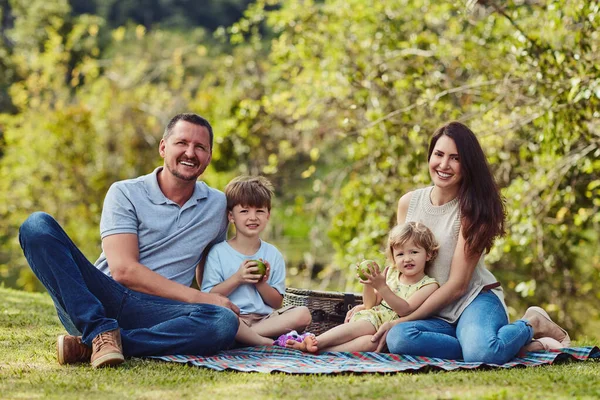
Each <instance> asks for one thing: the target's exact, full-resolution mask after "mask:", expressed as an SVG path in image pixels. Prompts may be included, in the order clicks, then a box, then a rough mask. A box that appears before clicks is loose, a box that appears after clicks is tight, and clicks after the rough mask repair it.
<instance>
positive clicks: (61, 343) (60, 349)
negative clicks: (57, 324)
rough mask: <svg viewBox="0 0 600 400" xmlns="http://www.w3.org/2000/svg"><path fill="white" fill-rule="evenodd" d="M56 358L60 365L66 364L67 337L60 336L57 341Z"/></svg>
mask: <svg viewBox="0 0 600 400" xmlns="http://www.w3.org/2000/svg"><path fill="white" fill-rule="evenodd" d="M56 357H57V358H58V363H59V364H60V365H64V364H65V335H60V336H59V337H58V340H57V341H56Z"/></svg>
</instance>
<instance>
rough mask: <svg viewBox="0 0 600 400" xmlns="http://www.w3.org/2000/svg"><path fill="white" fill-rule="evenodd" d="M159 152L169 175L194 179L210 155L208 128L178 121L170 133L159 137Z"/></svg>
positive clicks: (208, 162)
mask: <svg viewBox="0 0 600 400" xmlns="http://www.w3.org/2000/svg"><path fill="white" fill-rule="evenodd" d="M159 153H160V156H161V157H162V158H163V159H164V160H165V168H166V170H167V171H168V172H170V173H171V175H173V176H174V177H176V178H179V179H181V180H184V181H196V180H197V179H198V177H199V176H200V175H202V173H203V172H204V170H205V169H206V167H208V164H210V160H211V157H212V149H211V148H210V134H209V133H208V129H206V128H205V127H204V126H200V125H196V124H192V123H191V122H187V121H178V122H177V124H175V126H174V127H173V131H172V133H171V135H170V136H169V137H167V138H166V139H161V141H160V145H159Z"/></svg>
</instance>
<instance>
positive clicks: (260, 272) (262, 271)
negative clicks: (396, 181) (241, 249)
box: [250, 260, 267, 279]
mask: <svg viewBox="0 0 600 400" xmlns="http://www.w3.org/2000/svg"><path fill="white" fill-rule="evenodd" d="M250 261H254V262H255V263H256V267H257V268H258V271H255V272H253V274H257V275H260V279H262V277H263V276H265V273H266V272H267V266H266V265H265V263H264V262H262V261H260V260H250Z"/></svg>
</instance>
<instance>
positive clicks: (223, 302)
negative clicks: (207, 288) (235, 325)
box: [197, 292, 240, 316]
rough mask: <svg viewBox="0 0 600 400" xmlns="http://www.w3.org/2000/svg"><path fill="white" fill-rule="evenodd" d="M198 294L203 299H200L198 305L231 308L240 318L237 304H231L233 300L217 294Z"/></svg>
mask: <svg viewBox="0 0 600 400" xmlns="http://www.w3.org/2000/svg"><path fill="white" fill-rule="evenodd" d="M198 294H199V295H200V296H201V297H200V298H199V299H198V300H199V301H197V303H204V304H213V305H215V306H219V307H225V308H229V309H230V310H231V311H233V312H234V313H236V314H237V315H238V316H239V315H240V309H239V307H238V306H236V305H235V304H233V303H232V302H231V300H229V299H228V298H227V297H225V296H223V295H220V294H217V293H202V292H198Z"/></svg>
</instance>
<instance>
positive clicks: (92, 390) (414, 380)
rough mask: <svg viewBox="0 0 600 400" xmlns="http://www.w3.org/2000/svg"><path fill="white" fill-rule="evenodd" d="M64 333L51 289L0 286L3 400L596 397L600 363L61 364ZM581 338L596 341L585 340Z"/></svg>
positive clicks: (599, 394)
mask: <svg viewBox="0 0 600 400" xmlns="http://www.w3.org/2000/svg"><path fill="white" fill-rule="evenodd" d="M62 332H63V329H62V328H61V326H60V323H59V322H58V318H57V317H56V313H55V312H54V307H53V306H52V301H51V300H50V298H49V297H48V295H46V294H30V293H25V292H21V291H16V290H11V289H4V288H0V398H3V399H37V398H49V399H54V398H56V399H79V398H85V399H112V398H118V399H185V398H206V399H220V398H223V399H236V400H241V399H253V398H265V399H319V400H324V399H344V400H345V399H377V398H385V399H393V398H398V399H402V398H419V399H454V398H456V399H532V398H539V399H566V398H569V399H571V398H581V399H595V398H598V397H600V385H598V384H597V382H598V381H600V362H598V361H586V362H569V363H565V364H560V365H555V366H550V367H536V368H518V369H515V368H513V369H510V370H478V371H454V372H427V373H422V372H421V373H399V374H394V375H373V374H369V375H351V374H348V375H335V376H331V375H322V376H317V375H308V376H298V375H285V374H279V373H276V374H259V373H237V372H215V371H211V370H207V369H201V368H197V367H189V366H186V365H181V364H175V363H163V362H158V361H149V360H144V359H130V360H127V362H126V363H125V364H124V365H123V366H121V367H119V368H114V369H101V370H94V369H92V368H91V367H90V366H88V365H75V366H59V365H58V363H57V362H56V355H55V344H56V336H57V335H59V334H60V333H62ZM577 345H598V342H597V341H596V342H587V343H582V342H579V343H577Z"/></svg>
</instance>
